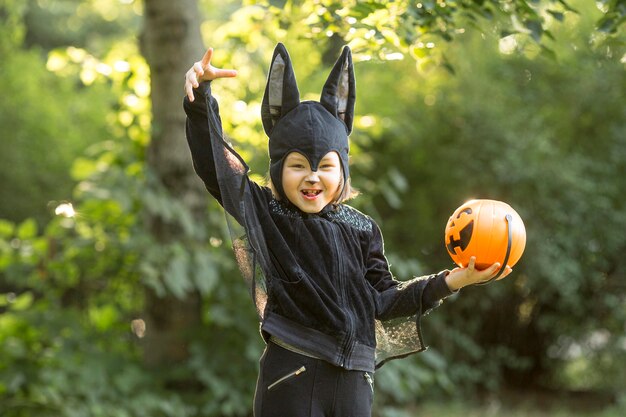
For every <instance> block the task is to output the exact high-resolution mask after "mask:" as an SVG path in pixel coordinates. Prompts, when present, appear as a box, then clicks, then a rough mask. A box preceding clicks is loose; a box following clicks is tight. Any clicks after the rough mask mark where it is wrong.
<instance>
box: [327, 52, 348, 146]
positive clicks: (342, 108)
mask: <svg viewBox="0 0 626 417" xmlns="http://www.w3.org/2000/svg"><path fill="white" fill-rule="evenodd" d="M355 99H356V87H355V82H354V67H353V66H352V51H350V48H349V47H348V46H345V47H344V48H343V51H342V52H341V56H340V57H339V59H338V60H337V62H336V63H335V66H334V67H333V69H332V70H331V72H330V74H329V76H328V79H327V80H326V84H324V88H323V90H322V97H321V98H320V103H322V105H323V106H324V107H325V108H326V109H327V110H328V111H329V112H330V113H331V114H333V115H334V116H335V117H336V118H338V119H339V120H341V121H342V122H344V123H345V125H346V130H347V132H348V135H349V134H350V132H352V121H353V119H354V102H355Z"/></svg>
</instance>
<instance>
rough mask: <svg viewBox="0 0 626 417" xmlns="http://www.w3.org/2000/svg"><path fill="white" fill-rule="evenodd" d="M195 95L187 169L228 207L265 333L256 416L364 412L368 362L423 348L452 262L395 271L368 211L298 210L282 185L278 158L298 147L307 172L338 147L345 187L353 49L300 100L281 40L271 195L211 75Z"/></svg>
mask: <svg viewBox="0 0 626 417" xmlns="http://www.w3.org/2000/svg"><path fill="white" fill-rule="evenodd" d="M194 95H195V100H194V101H193V102H191V101H189V100H188V99H187V98H185V100H184V109H185V112H186V113H187V127H186V133H187V140H188V143H189V147H190V149H191V154H192V160H193V165H194V169H195V170H196V173H197V174H198V175H199V176H200V178H201V179H202V180H203V181H204V183H205V185H206V188H207V190H208V191H209V192H210V193H211V194H212V195H213V197H215V198H216V199H217V200H218V201H219V203H220V204H221V205H222V206H223V207H224V209H225V212H226V213H227V218H228V220H229V227H230V230H231V234H232V236H233V248H234V251H235V255H236V257H237V261H238V263H239V266H240V269H241V271H242V274H243V275H244V278H245V279H246V281H247V282H248V284H249V285H250V290H251V294H252V297H253V299H254V302H255V305H256V308H257V312H258V314H259V319H260V322H261V334H262V336H263V338H264V340H265V341H266V343H267V347H266V349H265V352H264V353H263V356H262V358H261V369H260V373H259V379H258V381H257V389H256V394H255V404H254V413H255V416H256V417H269V416H277V417H278V416H280V417H285V416H297V417H305V416H313V417H321V416H338V417H339V416H340V417H346V416H353V417H369V416H370V415H371V403H372V398H373V373H374V371H375V369H376V368H378V367H380V366H381V365H382V364H383V363H384V362H385V361H387V360H389V359H393V358H398V357H403V356H407V355H409V354H412V353H415V352H419V351H421V350H423V349H424V345H423V343H422V337H421V333H420V317H421V316H422V315H424V314H426V313H427V312H428V311H429V310H431V309H432V308H434V307H436V306H438V305H439V304H440V303H441V300H442V299H443V298H445V297H446V296H448V295H450V294H451V292H450V290H449V288H448V286H447V284H446V282H445V276H446V274H447V271H443V272H440V273H438V274H433V275H430V276H425V277H418V278H414V279H412V280H410V281H404V282H403V281H398V280H396V279H394V277H393V276H392V274H391V272H390V271H389V266H388V263H387V259H386V258H385V255H384V249H383V238H382V235H381V232H380V229H379V228H378V225H377V224H376V223H375V222H374V220H373V219H372V218H370V217H369V216H366V215H364V214H363V213H361V212H359V211H358V210H356V209H354V208H352V207H350V206H348V205H346V204H342V203H339V204H334V203H331V204H328V205H327V206H326V207H324V209H322V210H321V211H320V212H319V213H314V214H311V213H305V212H303V211H301V210H300V209H298V208H297V207H296V206H295V205H293V204H292V203H291V202H290V201H289V200H288V198H287V197H286V195H285V191H284V190H283V187H282V169H283V162H284V160H285V158H286V156H287V155H288V154H289V153H291V152H294V151H297V152H299V153H300V154H302V155H304V156H305V157H306V158H307V159H308V161H309V163H310V165H311V169H312V170H313V171H315V170H317V167H318V163H319V161H320V159H321V158H322V157H323V156H324V155H326V154H327V153H328V152H332V151H334V152H337V154H338V155H339V159H340V161H341V171H342V173H343V179H344V180H343V186H345V184H346V183H347V181H348V179H349V167H348V152H349V142H348V135H349V134H350V132H351V129H352V120H353V114H354V103H355V80H354V69H353V65H352V55H351V51H350V49H349V48H348V47H345V48H344V49H343V51H342V54H341V56H340V57H339V59H338V60H337V62H336V64H335V66H334V68H333V69H332V70H331V72H330V75H329V77H328V79H327V81H326V83H325V85H324V87H323V90H322V94H321V98H320V101H319V102H316V101H304V102H300V97H299V92H298V88H297V85H296V79H295V75H294V72H293V68H292V64H291V60H290V57H289V54H288V53H287V50H286V49H285V47H284V46H283V45H282V44H278V45H277V46H276V49H275V51H274V55H273V58H272V63H271V66H270V71H269V76H268V82H267V86H266V90H265V95H264V98H263V102H262V109H261V115H262V120H263V127H264V130H265V132H266V133H267V135H268V137H269V155H270V167H269V173H270V177H271V179H272V183H273V185H274V188H275V191H276V194H277V195H274V194H273V192H272V191H271V190H270V189H269V188H268V187H265V186H261V185H259V184H257V183H255V182H253V181H252V180H250V179H249V178H248V176H247V173H248V166H247V165H246V163H245V162H244V161H243V159H242V158H241V157H240V156H239V155H238V154H237V153H236V152H235V150H234V149H233V147H232V146H231V145H230V144H229V143H228V142H227V141H226V140H225V137H224V135H223V132H222V126H221V119H220V116H219V107H218V104H217V101H216V100H215V98H214V97H213V96H212V95H211V85H210V82H203V83H201V84H200V86H199V87H198V88H197V89H194Z"/></svg>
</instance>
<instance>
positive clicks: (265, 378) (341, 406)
mask: <svg viewBox="0 0 626 417" xmlns="http://www.w3.org/2000/svg"><path fill="white" fill-rule="evenodd" d="M373 398H374V385H373V379H372V374H371V373H367V372H363V371H347V370H345V369H343V368H339V367H336V366H333V365H331V364H330V363H328V362H325V361H322V360H319V359H314V358H310V357H307V356H303V355H300V354H298V353H294V352H291V351H289V350H287V349H284V348H282V347H280V346H277V345H275V344H274V343H271V342H270V343H268V345H267V347H266V348H265V352H263V356H262V357H261V369H260V371H259V379H258V381H257V386H256V394H255V397H254V416H255V417H371V415H372V400H373Z"/></svg>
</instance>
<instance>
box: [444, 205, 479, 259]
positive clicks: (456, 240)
mask: <svg viewBox="0 0 626 417" xmlns="http://www.w3.org/2000/svg"><path fill="white" fill-rule="evenodd" d="M463 214H465V216H463ZM471 214H472V209H471V208H469V207H467V208H465V209H463V210H461V211H460V212H459V214H458V215H457V216H456V219H450V222H449V224H448V229H449V231H450V232H452V233H450V234H449V235H448V239H447V240H448V243H447V244H446V248H447V249H448V252H450V253H451V254H456V253H459V251H458V250H456V248H459V249H460V252H463V251H464V250H465V249H467V246H468V245H469V243H470V241H471V240H472V233H473V232H474V219H473V218H472V217H471V216H470V215H471ZM468 220H469V222H468ZM457 223H459V224H458V225H457ZM463 223H465V224H463Z"/></svg>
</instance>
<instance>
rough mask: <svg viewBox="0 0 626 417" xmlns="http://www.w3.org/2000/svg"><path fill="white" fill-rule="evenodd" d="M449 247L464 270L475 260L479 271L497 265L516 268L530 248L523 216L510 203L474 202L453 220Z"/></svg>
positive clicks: (448, 231) (448, 227) (447, 236)
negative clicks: (526, 246)
mask: <svg viewBox="0 0 626 417" xmlns="http://www.w3.org/2000/svg"><path fill="white" fill-rule="evenodd" d="M445 245H446V249H447V251H448V253H449V254H450V256H451V257H452V260H453V261H454V262H455V263H456V264H457V265H459V266H460V267H462V268H464V267H466V266H467V265H468V264H469V259H470V258H471V257H472V256H475V257H476V268H477V269H484V268H487V267H489V266H490V265H492V264H493V263H495V262H500V264H504V263H505V262H506V264H507V265H509V266H511V267H512V266H513V265H514V264H515V263H516V262H517V261H518V260H519V258H520V257H521V256H522V253H523V251H524V247H525V245H526V229H525V228H524V223H523V222H522V219H521V218H520V216H519V215H518V214H517V212H515V210H513V208H511V206H509V205H508V204H506V203H503V202H501V201H495V200H471V201H468V202H466V203H465V204H463V205H461V207H459V208H458V209H456V210H455V212H454V213H453V214H452V216H450V219H449V220H448V223H447V225H446V231H445Z"/></svg>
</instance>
